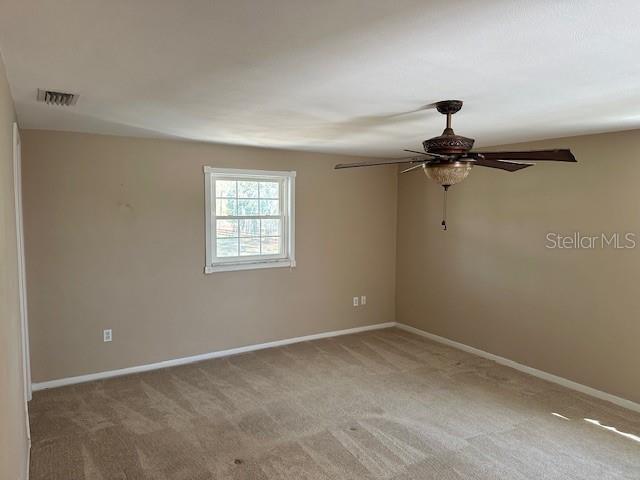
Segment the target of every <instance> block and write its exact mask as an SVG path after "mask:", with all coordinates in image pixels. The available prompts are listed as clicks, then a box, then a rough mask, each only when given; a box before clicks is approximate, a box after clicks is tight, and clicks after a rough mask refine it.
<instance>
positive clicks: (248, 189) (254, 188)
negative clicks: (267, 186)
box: [238, 182, 258, 198]
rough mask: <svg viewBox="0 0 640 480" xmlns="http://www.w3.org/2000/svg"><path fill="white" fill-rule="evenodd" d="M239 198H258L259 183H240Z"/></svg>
mask: <svg viewBox="0 0 640 480" xmlns="http://www.w3.org/2000/svg"><path fill="white" fill-rule="evenodd" d="M238 198H258V182H238Z"/></svg>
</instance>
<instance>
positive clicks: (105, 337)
mask: <svg viewBox="0 0 640 480" xmlns="http://www.w3.org/2000/svg"><path fill="white" fill-rule="evenodd" d="M111 340H113V335H112V333H111V329H108V330H103V331H102V341H103V342H110V341H111Z"/></svg>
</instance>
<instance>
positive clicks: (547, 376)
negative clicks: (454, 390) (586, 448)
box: [396, 323, 640, 412]
mask: <svg viewBox="0 0 640 480" xmlns="http://www.w3.org/2000/svg"><path fill="white" fill-rule="evenodd" d="M396 327H398V328H400V329H402V330H405V331H407V332H411V333H415V334H416V335H420V336H422V337H425V338H428V339H429V340H433V341H434V342H438V343H442V344H444V345H448V346H450V347H453V348H457V349H458V350H463V351H465V352H468V353H472V354H474V355H478V356H479V357H483V358H486V359H488V360H493V361H494V362H496V363H499V364H500V365H505V366H507V367H511V368H514V369H516V370H519V371H521V372H524V373H528V374H529V375H533V376H534V377H538V378H541V379H543V380H546V381H548V382H551V383H556V384H558V385H562V386H563V387H567V388H570V389H571V390H576V391H578V392H580V393H585V394H587V395H590V396H592V397H595V398H598V399H600V400H605V401H607V402H611V403H614V404H616V405H618V406H620V407H624V408H627V409H629V410H633V411H635V412H640V404H639V403H636V402H632V401H631V400H627V399H625V398H621V397H617V396H615V395H611V394H610V393H606V392H603V391H601V390H596V389H595V388H591V387H587V386H586V385H582V384H580V383H577V382H574V381H572V380H567V379H566V378H562V377H558V376H557V375H553V374H551V373H547V372H543V371H542V370H538V369H535V368H532V367H528V366H526V365H522V364H521V363H518V362H514V361H513V360H509V359H508V358H504V357H500V356H498V355H494V354H493V353H488V352H485V351H484V350H480V349H478V348H474V347H470V346H469V345H465V344H464V343H459V342H456V341H453V340H449V339H448V338H445V337H441V336H439V335H434V334H433V333H429V332H425V331H424V330H420V329H419V328H415V327H412V326H410V325H405V324H404V323H396Z"/></svg>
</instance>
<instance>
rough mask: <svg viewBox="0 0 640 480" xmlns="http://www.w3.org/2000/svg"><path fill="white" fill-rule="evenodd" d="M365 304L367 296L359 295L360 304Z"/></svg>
mask: <svg viewBox="0 0 640 480" xmlns="http://www.w3.org/2000/svg"><path fill="white" fill-rule="evenodd" d="M366 304H367V296H366V295H362V296H361V297H360V305H366Z"/></svg>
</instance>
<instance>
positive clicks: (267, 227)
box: [260, 218, 280, 237]
mask: <svg viewBox="0 0 640 480" xmlns="http://www.w3.org/2000/svg"><path fill="white" fill-rule="evenodd" d="M260 234H261V235H262V236H263V237H272V236H278V235H280V219H277V218H264V219H262V229H261V232H260Z"/></svg>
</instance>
